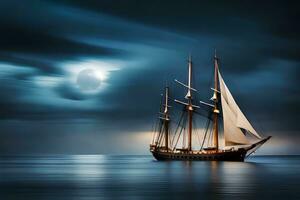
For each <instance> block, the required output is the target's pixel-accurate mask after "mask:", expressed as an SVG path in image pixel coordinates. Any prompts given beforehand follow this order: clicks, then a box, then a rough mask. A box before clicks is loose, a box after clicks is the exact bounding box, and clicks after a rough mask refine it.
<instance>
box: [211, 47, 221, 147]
mask: <svg viewBox="0 0 300 200" xmlns="http://www.w3.org/2000/svg"><path fill="white" fill-rule="evenodd" d="M214 68H215V69H214V70H215V77H214V81H215V85H214V95H213V97H212V100H213V101H214V110H213V113H214V118H213V122H214V123H213V141H214V147H215V148H216V151H218V149H219V138H218V136H219V135H218V129H219V124H218V118H219V117H218V115H219V113H220V111H219V109H218V68H219V66H218V58H217V53H216V50H215V56H214Z"/></svg>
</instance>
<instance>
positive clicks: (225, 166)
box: [0, 155, 300, 200]
mask: <svg viewBox="0 0 300 200" xmlns="http://www.w3.org/2000/svg"><path fill="white" fill-rule="evenodd" d="M0 199H1V200H2V199H3V200H7V199H8V200H9V199H42V200H43V199H51V200H52V199H53V200H58V199H59V200H60V199H64V200H68V199H72V200H73V199H74V200H77V199H80V200H81V199H88V200H93V199H282V200H283V199H289V200H290V199H300V157H299V156H257V157H251V158H250V159H248V160H247V162H244V163H242V162H201V161H198V162H197V161H196V162H182V161H173V162H157V161H155V160H153V158H152V157H151V156H105V155H68V156H1V157H0Z"/></svg>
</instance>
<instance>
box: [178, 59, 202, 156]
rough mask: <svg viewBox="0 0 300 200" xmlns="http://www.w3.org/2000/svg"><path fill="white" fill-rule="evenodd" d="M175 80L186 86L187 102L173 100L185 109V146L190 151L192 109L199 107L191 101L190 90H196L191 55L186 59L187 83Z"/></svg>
mask: <svg viewBox="0 0 300 200" xmlns="http://www.w3.org/2000/svg"><path fill="white" fill-rule="evenodd" d="M175 82H177V83H178V84H180V85H181V86H183V87H185V88H187V93H186V95H185V99H187V102H182V101H179V100H177V99H175V100H174V101H175V102H176V103H179V104H181V105H184V106H185V108H186V110H187V115H188V148H187V150H188V151H191V150H192V129H193V111H194V108H196V109H198V108H200V107H199V106H197V105H194V104H193V102H192V99H193V98H192V91H195V92H197V90H196V89H194V88H192V57H191V56H189V59H188V83H187V84H184V83H182V82H180V81H178V80H176V79H175Z"/></svg>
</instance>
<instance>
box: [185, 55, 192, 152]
mask: <svg viewBox="0 0 300 200" xmlns="http://www.w3.org/2000/svg"><path fill="white" fill-rule="evenodd" d="M188 63H189V74H188V92H187V94H186V96H185V98H186V99H187V100H188V105H187V111H188V151H191V150H192V128H193V123H192V122H193V105H192V92H191V88H192V57H191V55H190V56H189V60H188Z"/></svg>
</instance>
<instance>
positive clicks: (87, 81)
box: [77, 69, 101, 91]
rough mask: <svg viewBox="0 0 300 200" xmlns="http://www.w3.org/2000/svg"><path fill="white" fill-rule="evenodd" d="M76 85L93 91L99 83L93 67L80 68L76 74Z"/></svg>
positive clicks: (99, 80)
mask: <svg viewBox="0 0 300 200" xmlns="http://www.w3.org/2000/svg"><path fill="white" fill-rule="evenodd" d="M77 85H78V86H79V87H80V89H82V90H84V91H93V90H96V89H98V88H99V86H100V85H101V79H100V77H98V76H97V73H96V71H95V70H93V69H84V70H81V71H80V72H79V73H78V75H77Z"/></svg>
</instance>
